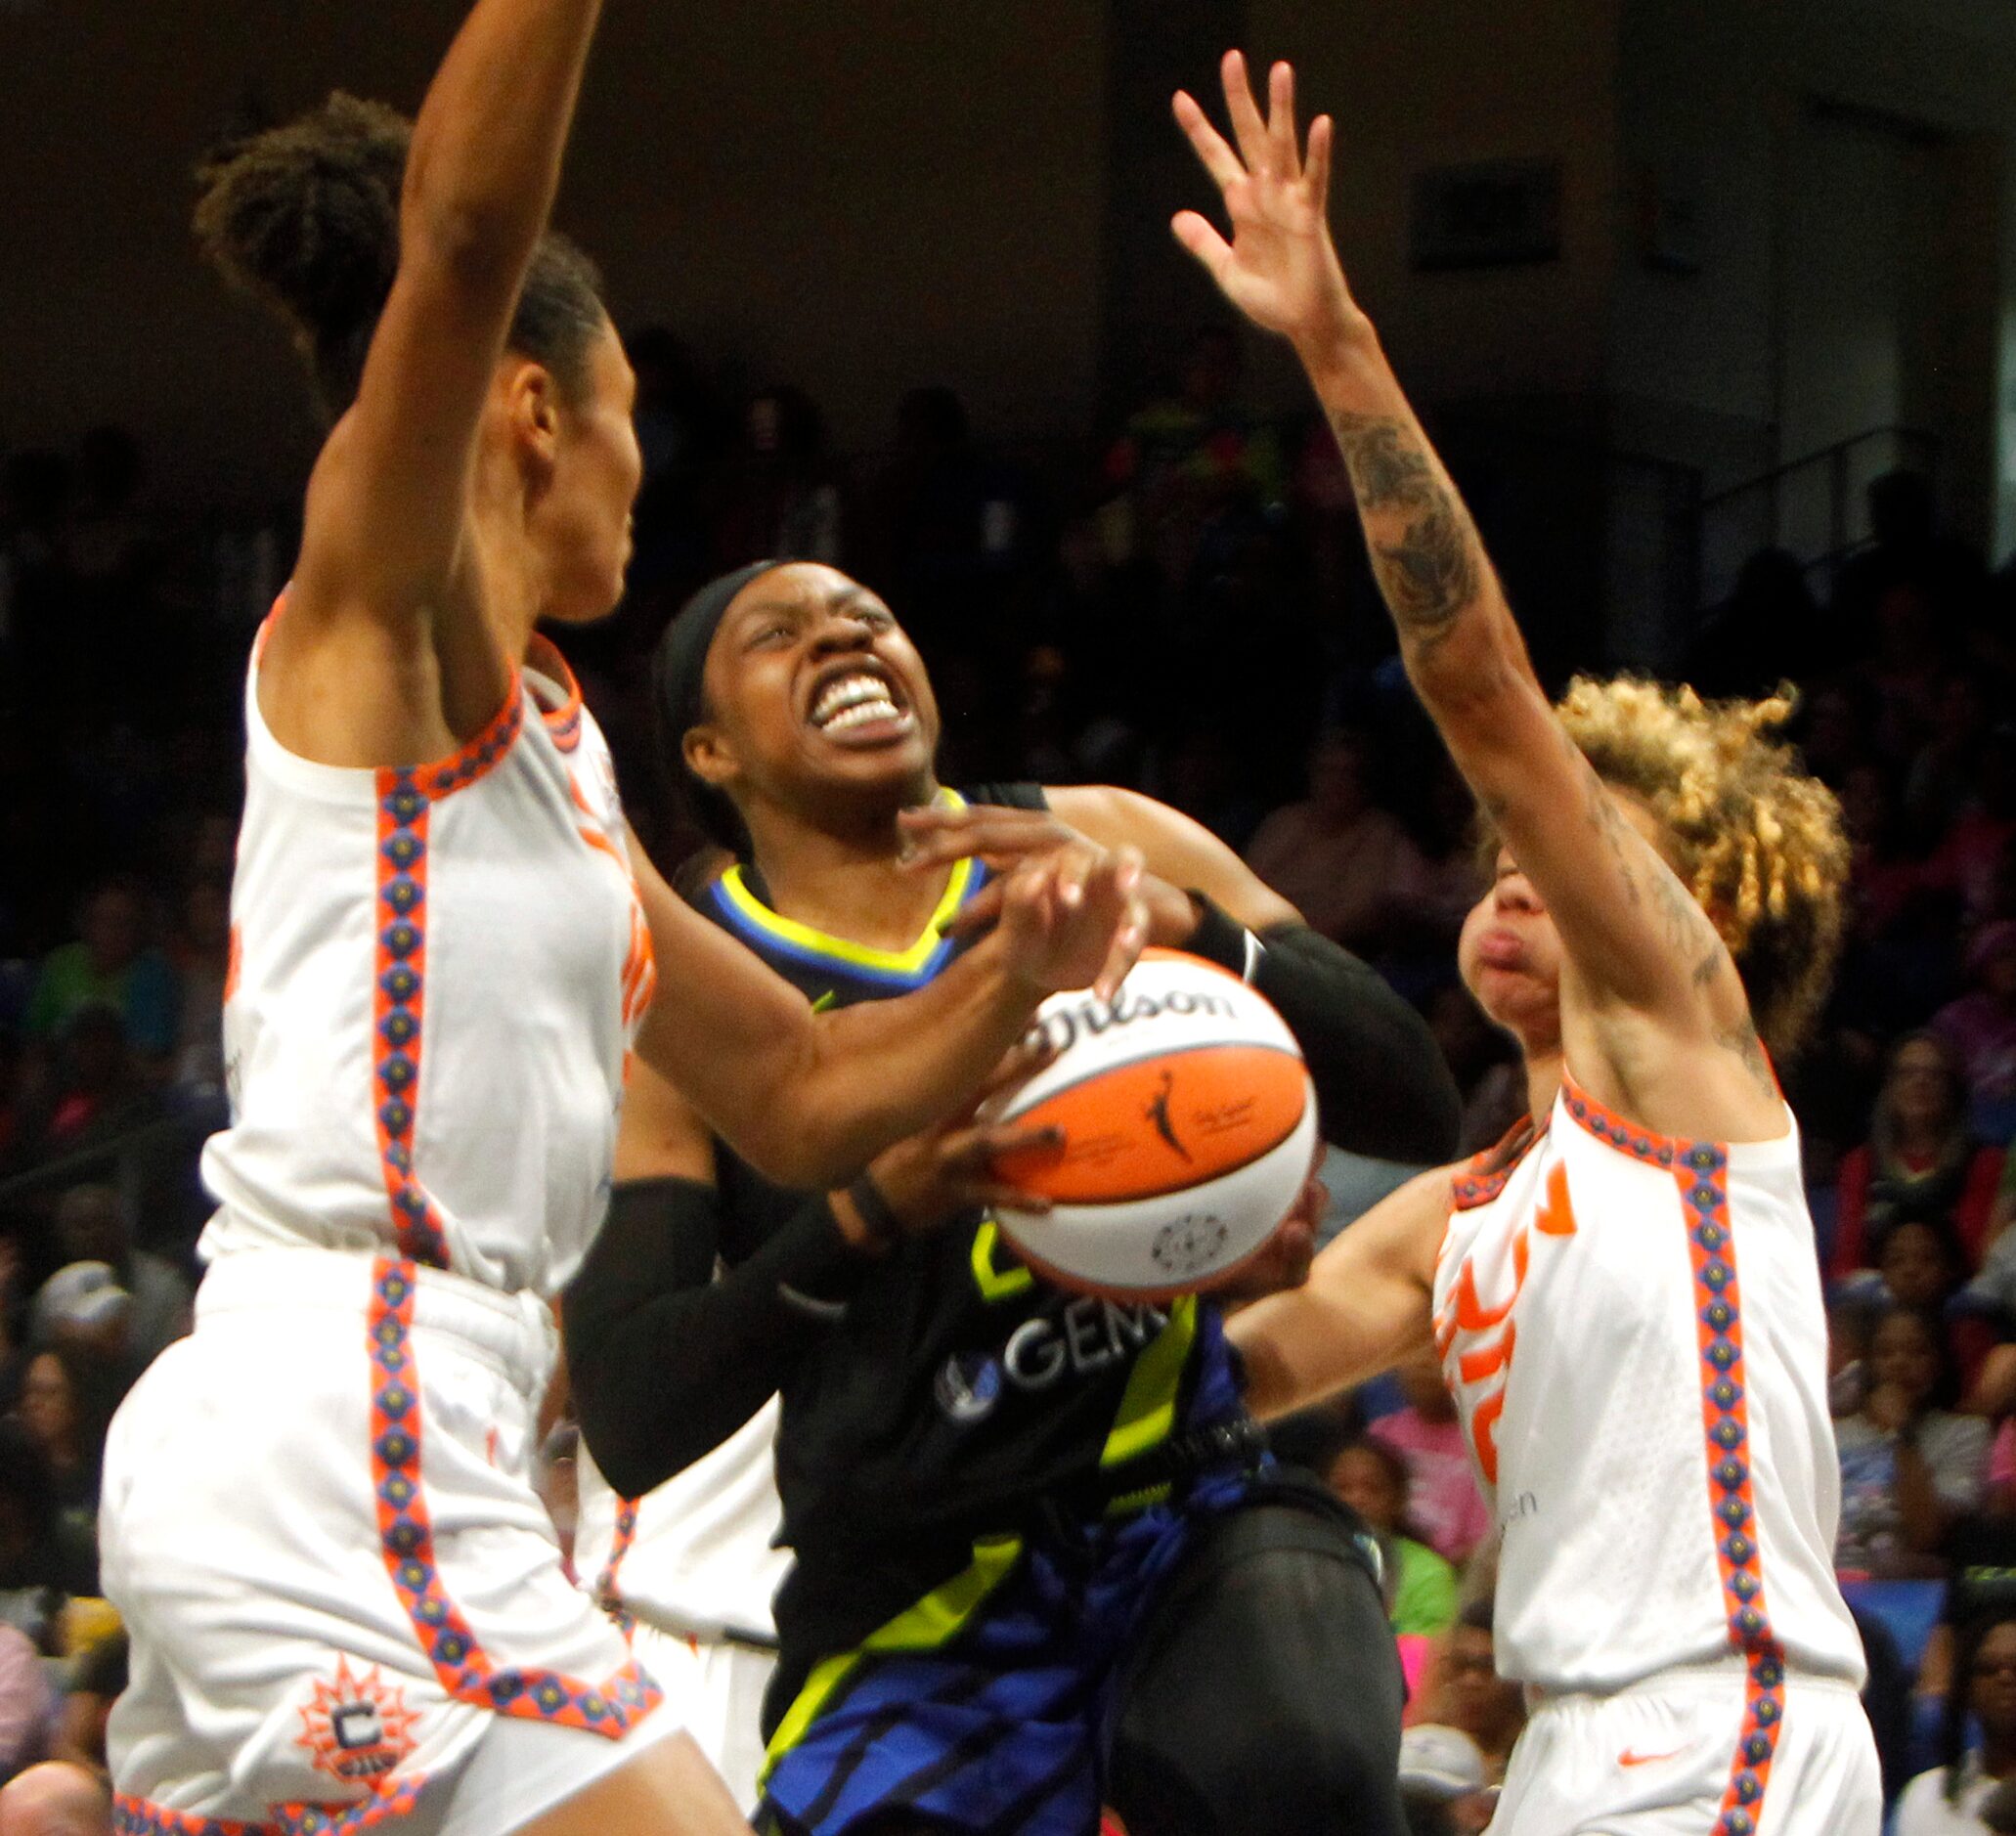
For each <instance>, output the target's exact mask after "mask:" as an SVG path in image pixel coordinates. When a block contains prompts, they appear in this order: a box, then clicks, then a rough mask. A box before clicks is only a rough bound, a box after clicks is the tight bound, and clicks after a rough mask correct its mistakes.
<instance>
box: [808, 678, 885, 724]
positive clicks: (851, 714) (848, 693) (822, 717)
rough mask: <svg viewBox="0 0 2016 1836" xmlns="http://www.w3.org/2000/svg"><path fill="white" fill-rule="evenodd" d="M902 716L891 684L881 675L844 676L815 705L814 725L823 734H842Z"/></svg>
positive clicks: (823, 690) (813, 709) (828, 686)
mask: <svg viewBox="0 0 2016 1836" xmlns="http://www.w3.org/2000/svg"><path fill="white" fill-rule="evenodd" d="M901 715H902V710H901V709H900V708H898V706H897V704H896V696H895V694H894V692H893V691H892V690H891V688H890V685H889V684H888V683H887V682H885V681H884V680H883V679H882V678H880V677H879V676H866V675H862V676H843V677H842V678H840V679H839V680H838V681H836V682H829V683H828V684H827V685H826V687H825V688H824V689H822V690H821V691H820V694H819V698H818V699H817V700H816V701H815V702H813V703H812V711H811V723H812V725H814V726H815V727H817V728H818V729H819V731H820V732H822V733H839V732H845V731H846V730H847V729H848V728H849V727H855V726H870V725H873V724H874V722H876V721H895V720H898V719H900V718H901Z"/></svg>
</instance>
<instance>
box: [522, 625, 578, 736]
mask: <svg viewBox="0 0 2016 1836" xmlns="http://www.w3.org/2000/svg"><path fill="white" fill-rule="evenodd" d="M525 661H526V662H527V663H528V664H530V665H531V666H532V668H534V669H535V670H537V671H538V672H539V673H540V675H542V676H548V677H551V678H552V679H553V680H554V681H556V682H558V683H559V684H560V686H561V687H562V688H564V689H565V690H566V691H567V699H566V700H565V701H563V702H562V703H561V704H560V705H559V706H558V707H557V708H548V706H546V704H545V703H544V702H541V703H540V706H539V712H540V716H541V718H542V719H543V720H544V721H546V730H547V731H548V733H550V734H551V735H552V740H553V744H554V745H555V746H557V747H559V749H560V750H561V751H562V752H572V751H573V750H574V749H575V747H577V746H579V745H580V744H581V684H580V683H579V682H578V681H576V680H575V679H574V672H573V671H572V670H570V669H569V668H568V667H567V659H566V658H565V657H563V656H562V655H561V654H560V653H559V651H558V649H557V648H555V646H554V645H553V643H552V641H551V639H549V638H547V637H543V636H539V635H535V636H534V637H533V639H532V642H531V643H530V644H529V645H528V646H527V647H526V651H525ZM534 699H535V700H537V699H538V697H537V696H535V697H534Z"/></svg>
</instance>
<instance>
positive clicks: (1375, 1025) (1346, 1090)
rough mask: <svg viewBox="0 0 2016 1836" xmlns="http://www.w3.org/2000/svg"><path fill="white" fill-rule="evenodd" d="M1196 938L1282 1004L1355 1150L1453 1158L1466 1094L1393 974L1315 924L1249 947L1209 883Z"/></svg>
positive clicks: (1339, 1130) (1326, 1114) (1416, 1159)
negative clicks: (1462, 1094) (1212, 894)
mask: <svg viewBox="0 0 2016 1836" xmlns="http://www.w3.org/2000/svg"><path fill="white" fill-rule="evenodd" d="M1191 897H1192V898H1193V899H1195V900H1196V901H1197V904H1198V909H1199V910H1200V911H1202V912H1203V914H1204V918H1203V921H1202V922H1201V923H1200V924H1199V925H1198V928H1197V935H1196V936H1195V937H1194V938H1192V939H1191V940H1190V943H1189V946H1188V947H1189V948H1190V949H1191V950H1192V951H1194V952H1195V953H1196V954H1197V955H1199V956H1204V957H1208V958H1209V959H1210V960H1211V961H1212V962H1214V963H1217V964H1218V965H1219V966H1220V967H1222V968H1225V969H1229V970H1231V971H1232V973H1233V974H1234V975H1235V976H1243V975H1245V974H1246V973H1247V970H1248V967H1249V960H1250V966H1251V977H1250V980H1251V982H1252V985H1253V986H1254V987H1255V988H1257V989H1258V990H1259V991H1260V992H1261V993H1262V994H1264V995H1265V996H1266V997H1267V998H1268V1000H1270V1001H1272V1002H1273V1003H1274V1005H1275V1006H1276V1007H1277V1008H1279V1009H1280V1010H1281V1017H1282V1019H1283V1020H1285V1021H1287V1022H1288V1025H1289V1030H1290V1031H1291V1032H1293V1034H1294V1036H1295V1039H1296V1041H1297V1043H1299V1044H1300V1046H1301V1048H1302V1056H1303V1057H1304V1058H1305V1059H1307V1060H1308V1062H1309V1075H1310V1078H1311V1079H1312V1080H1313V1081H1314V1083H1315V1085H1316V1099H1317V1102H1318V1103H1319V1104H1320V1105H1321V1106H1322V1110H1323V1135H1324V1139H1325V1140H1326V1141H1329V1142H1332V1143H1333V1144H1335V1145H1336V1146H1337V1147H1339V1148H1343V1149H1345V1150H1347V1151H1348V1152H1350V1153H1352V1154H1366V1155H1372V1156H1375V1157H1377V1158H1380V1159H1382V1160H1402V1161H1406V1162H1408V1163H1410V1164H1413V1165H1420V1166H1436V1165H1440V1164H1441V1163H1442V1162H1443V1161H1445V1160H1449V1159H1453V1158H1455V1155H1456V1144H1457V1137H1458V1134H1459V1132H1460V1130H1461V1127H1462V1123H1463V1100H1462V1098H1461V1097H1460V1096H1459V1095H1458V1094H1457V1089H1456V1080H1455V1079H1454V1078H1453V1077H1451V1076H1450V1074H1449V1067H1448V1066H1447V1065H1446V1064H1444V1063H1443V1060H1442V1052H1441V1048H1440V1047H1439V1046H1437V1045H1436V1044H1435V1036H1434V1034H1433V1033H1431V1032H1430V1031H1429V1030H1428V1025H1427V1022H1426V1021H1424V1019H1422V1017H1421V1015H1420V1014H1418V1013H1416V1012H1415V1010H1414V1007H1413V1005H1412V1004H1411V1003H1410V1002H1408V1001H1406V1000H1404V999H1402V998H1401V996H1400V995H1398V994H1397V993H1395V992H1394V990H1393V989H1392V987H1391V986H1390V985H1389V984H1387V982H1386V980H1385V978H1384V977H1383V976H1381V974H1380V973H1379V972H1378V971H1377V970H1376V969H1374V968H1372V966H1371V965H1370V964H1368V963H1363V962H1360V961H1359V959H1358V958H1357V957H1355V956H1353V955H1352V954H1351V952H1350V951H1349V950H1347V949H1344V948H1342V947H1341V946H1340V945H1338V944H1336V943H1333V942H1332V941H1331V940H1329V939H1328V938H1326V937H1324V936H1323V935H1322V933H1320V932H1317V931H1312V930H1310V929H1309V927H1308V926H1307V925H1299V924H1289V925H1275V926H1274V927H1273V928H1272V929H1270V930H1269V931H1267V932H1266V933H1265V934H1264V935H1263V936H1262V937H1261V938H1260V939H1259V940H1258V942H1259V948H1258V949H1257V950H1254V951H1249V948H1248V941H1247V933H1246V932H1245V931H1244V930H1243V929H1242V928H1241V927H1240V925H1239V924H1238V923H1237V921H1236V920H1234V919H1232V918H1230V917H1228V916H1227V915H1226V914H1225V913H1224V912H1223V911H1222V910H1220V909H1219V907H1217V906H1216V905H1214V904H1212V903H1211V901H1210V900H1209V899H1207V898H1205V896H1203V895H1202V894H1201V893H1192V894H1191Z"/></svg>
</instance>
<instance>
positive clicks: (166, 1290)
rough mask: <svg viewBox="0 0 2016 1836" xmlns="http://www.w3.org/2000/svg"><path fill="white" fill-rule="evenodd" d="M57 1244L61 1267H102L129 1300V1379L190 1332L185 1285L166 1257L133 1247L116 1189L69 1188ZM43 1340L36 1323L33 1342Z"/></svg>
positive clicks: (125, 1347) (125, 1348)
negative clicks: (95, 1264)
mask: <svg viewBox="0 0 2016 1836" xmlns="http://www.w3.org/2000/svg"><path fill="white" fill-rule="evenodd" d="M56 1240H57V1246H58V1249H59V1251H60V1252H61V1254H62V1256H63V1260H64V1261H65V1263H66V1264H68V1263H74V1262H102V1263H104V1264H105V1266H106V1267H107V1268H108V1269H110V1271H111V1275H112V1279H113V1280H114V1281H115V1282H116V1283H117V1284H118V1285H119V1287H121V1288H123V1289H124V1290H126V1292H127V1293H128V1294H129V1295H130V1296H131V1297H132V1304H131V1306H130V1308H129V1310H128V1312H127V1314H126V1324H125V1333H124V1338H123V1341H122V1344H121V1346H120V1348H119V1349H120V1355H121V1359H122V1362H123V1363H125V1364H126V1365H127V1366H128V1367H129V1368H130V1371H131V1375H132V1376H134V1377H138V1376H139V1375H140V1373H141V1372H142V1371H144V1370H146V1369H147V1367H148V1366H149V1365H151V1364H152V1363H153V1361H154V1359H155V1358H156V1357H158V1356H159V1355H160V1354H161V1352H162V1351H164V1350H165V1349H166V1348H167V1347H168V1346H169V1345H171V1344H173V1343H174V1341H175V1340H176V1339H178V1338H180V1337H181V1336H182V1335H183V1334H184V1333H187V1332H188V1331H189V1329H190V1323H191V1320H190V1308H191V1305H192V1297H191V1293H190V1287H189V1283H188V1282H187V1281H186V1280H185V1279H184V1278H183V1276H182V1274H181V1273H180V1271H178V1270H177V1269H176V1268H175V1267H174V1265H173V1264H172V1263H170V1262H168V1261H167V1260H166V1259H165V1258H163V1257H161V1256H157V1255H155V1254H153V1252H152V1251H151V1250H146V1249H139V1248H136V1247H135V1246H134V1244H133V1229H132V1224H131V1221H130V1219H129V1218H128V1216H127V1211H126V1205H125V1202H124V1201H123V1200H122V1199H121V1198H120V1196H119V1193H118V1190H117V1189H116V1188H115V1187H111V1186H101V1185H91V1186H72V1187H71V1188H70V1190H69V1191H68V1192H66V1193H65V1194H64V1196H63V1198H62V1199H61V1200H60V1201H58V1202H57V1207H56ZM48 1337H49V1333H48V1331H47V1328H46V1327H45V1325H44V1324H43V1323H42V1322H39V1321H38V1322H37V1338H38V1340H39V1341H41V1342H47V1340H48ZM123 1388H124V1386H123V1384H122V1385H121V1393H123Z"/></svg>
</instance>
